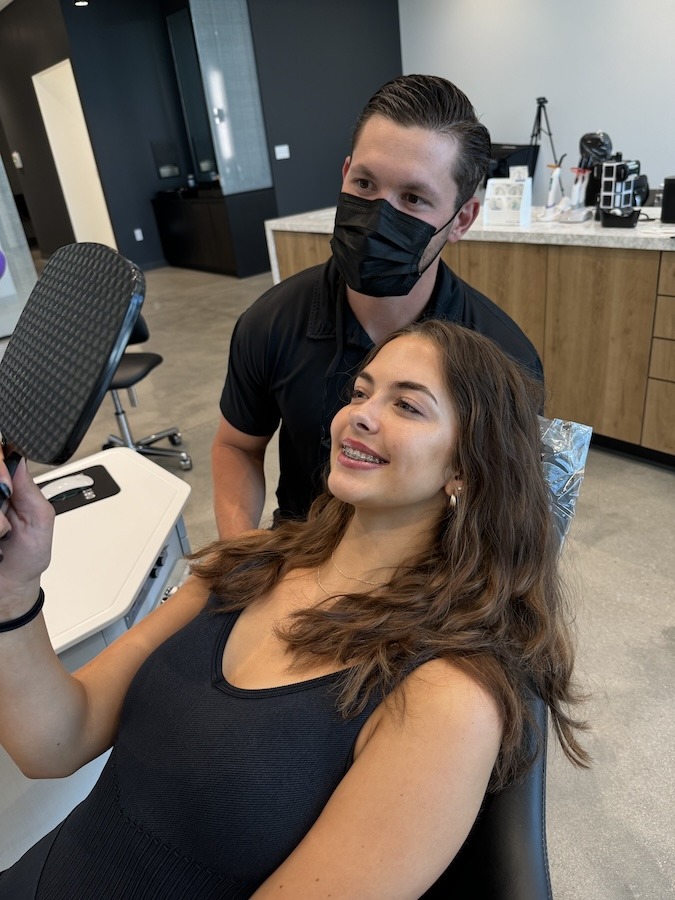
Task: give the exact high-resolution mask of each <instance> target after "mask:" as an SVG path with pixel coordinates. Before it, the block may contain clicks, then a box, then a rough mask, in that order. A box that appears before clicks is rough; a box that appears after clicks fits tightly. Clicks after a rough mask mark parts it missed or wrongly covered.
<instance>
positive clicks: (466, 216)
mask: <svg viewBox="0 0 675 900" xmlns="http://www.w3.org/2000/svg"><path fill="white" fill-rule="evenodd" d="M479 212H480V200H479V199H478V197H470V198H469V199H468V200H467V201H466V203H464V205H463V206H462V208H461V209H460V211H459V212H458V213H457V218H456V219H455V220H454V222H453V223H452V227H451V229H450V233H449V234H448V243H449V244H454V243H455V242H456V241H458V240H459V239H460V238H461V237H462V236H463V235H465V234H466V232H467V231H468V230H469V228H471V226H472V225H473V223H474V222H475V221H476V219H477V217H478V214H479Z"/></svg>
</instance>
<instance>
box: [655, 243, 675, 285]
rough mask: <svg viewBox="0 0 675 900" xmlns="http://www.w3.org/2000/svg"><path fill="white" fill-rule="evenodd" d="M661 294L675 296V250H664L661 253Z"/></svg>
mask: <svg viewBox="0 0 675 900" xmlns="http://www.w3.org/2000/svg"><path fill="white" fill-rule="evenodd" d="M659 294H670V295H671V296H675V252H668V251H664V252H663V253H662V254H661V273H660V275H659Z"/></svg>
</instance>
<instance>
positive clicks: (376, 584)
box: [316, 553, 386, 597]
mask: <svg viewBox="0 0 675 900" xmlns="http://www.w3.org/2000/svg"><path fill="white" fill-rule="evenodd" d="M330 561H331V562H332V563H333V566H334V567H335V569H336V570H337V571H338V572H339V573H340V575H342V577H343V578H347V579H348V580H349V581H358V582H360V583H361V584H371V585H372V586H373V587H382V585H383V584H386V582H384V581H369V580H368V579H367V578H359V577H358V576H356V575H347V573H346V572H343V571H342V569H341V568H340V566H338V564H337V563H336V562H335V553H331V555H330ZM316 583H317V584H318V585H319V587H320V588H321V590H322V591H323V592H324V594H326V595H327V596H328V597H332V596H333V595H334V593H335V592H334V591H329V590H328V588H327V587H326V586H325V585H324V584H323V583H322V581H321V566H318V568H317V570H316Z"/></svg>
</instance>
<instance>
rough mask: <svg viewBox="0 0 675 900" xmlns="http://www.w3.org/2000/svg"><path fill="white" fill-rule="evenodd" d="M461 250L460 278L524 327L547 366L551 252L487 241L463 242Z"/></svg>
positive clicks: (460, 245)
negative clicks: (548, 275) (546, 327)
mask: <svg viewBox="0 0 675 900" xmlns="http://www.w3.org/2000/svg"><path fill="white" fill-rule="evenodd" d="M457 246H458V247H459V271H458V273H457V274H458V275H459V276H460V277H461V278H463V279H464V280H465V281H467V282H468V283H469V284H470V285H471V286H472V287H475V288H476V290H478V291H481V293H483V294H485V295H486V297H489V298H490V300H493V301H494V302H495V303H496V304H497V306H499V307H501V309H503V310H504V312H506V313H508V314H509V315H510V316H511V318H512V319H513V320H514V321H515V322H517V323H518V325H520V327H521V328H522V329H523V331H524V332H525V334H526V335H527V336H528V337H529V339H530V340H531V341H532V343H533V344H534V346H535V347H536V348H537V351H538V353H539V355H540V356H541V358H542V360H543V361H544V364H545V362H546V361H545V358H544V357H545V347H544V326H545V317H546V266H547V255H548V248H547V247H546V246H543V245H538V244H507V243H503V244H502V243H493V242H483V241H460V242H459V244H458V245H457Z"/></svg>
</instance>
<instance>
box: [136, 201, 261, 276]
mask: <svg viewBox="0 0 675 900" xmlns="http://www.w3.org/2000/svg"><path fill="white" fill-rule="evenodd" d="M152 206H153V210H154V212H155V218H156V220H157V228H158V231H159V237H160V240H161V242H162V251H163V253H164V258H165V259H166V261H167V262H168V263H169V265H172V266H181V267H184V268H188V269H202V270H204V271H206V272H219V273H222V274H224V275H236V276H237V277H239V278H245V277H247V276H248V275H257V274H259V273H260V272H266V271H267V270H268V269H269V257H268V255H267V243H266V240H265V227H264V222H265V219H268V218H269V217H270V216H271V215H274V214H275V212H276V201H275V198H274V191H273V190H272V189H271V188H270V189H266V190H261V191H248V192H245V193H242V194H228V195H223V194H222V193H221V192H220V190H219V189H217V190H214V189H209V188H199V189H197V188H193V189H190V190H183V191H162V192H161V193H159V194H157V196H156V197H154V199H153V201H152Z"/></svg>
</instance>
